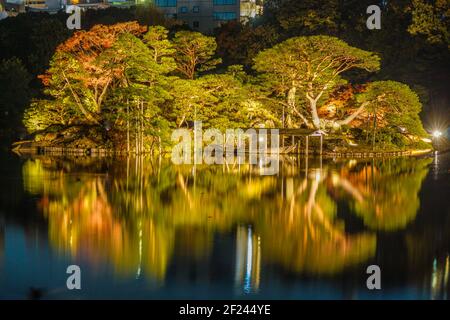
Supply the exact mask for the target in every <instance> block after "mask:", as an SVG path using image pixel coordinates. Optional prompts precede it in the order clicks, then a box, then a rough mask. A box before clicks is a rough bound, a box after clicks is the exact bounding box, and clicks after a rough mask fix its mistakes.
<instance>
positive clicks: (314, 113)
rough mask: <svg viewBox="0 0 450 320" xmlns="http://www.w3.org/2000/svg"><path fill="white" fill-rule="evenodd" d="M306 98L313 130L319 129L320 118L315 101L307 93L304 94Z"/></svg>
mask: <svg viewBox="0 0 450 320" xmlns="http://www.w3.org/2000/svg"><path fill="white" fill-rule="evenodd" d="M306 98H307V99H308V101H309V106H310V108H311V116H312V121H313V125H314V128H315V129H320V118H319V114H318V112H317V100H316V99H314V98H312V97H311V96H310V95H309V94H308V93H307V94H306Z"/></svg>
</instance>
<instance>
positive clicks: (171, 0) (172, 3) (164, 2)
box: [155, 0, 177, 7]
mask: <svg viewBox="0 0 450 320" xmlns="http://www.w3.org/2000/svg"><path fill="white" fill-rule="evenodd" d="M155 3H156V5H157V6H158V7H176V6H177V0H156V1H155Z"/></svg>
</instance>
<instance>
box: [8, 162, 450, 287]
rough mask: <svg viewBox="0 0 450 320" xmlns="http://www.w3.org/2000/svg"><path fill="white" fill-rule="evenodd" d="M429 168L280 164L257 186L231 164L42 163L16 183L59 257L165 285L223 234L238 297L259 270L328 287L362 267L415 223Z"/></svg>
mask: <svg viewBox="0 0 450 320" xmlns="http://www.w3.org/2000/svg"><path fill="white" fill-rule="evenodd" d="M430 161H431V160H429V159H390V160H370V161H358V162H357V161H354V160H350V161H339V162H336V161H327V162H325V163H322V161H321V160H317V159H316V160H314V159H309V160H307V159H293V158H292V159H290V158H286V159H284V161H283V162H282V164H281V166H280V170H281V173H280V175H279V176H260V175H258V173H257V169H258V168H253V167H251V166H243V165H238V164H226V165H224V166H197V167H195V170H193V168H192V166H173V165H171V164H170V162H169V161H167V160H164V159H143V158H138V159H130V158H128V159H115V160H99V159H93V158H84V159H83V158H81V159H76V160H75V159H71V160H70V161H68V160H64V159H62V158H40V157H39V158H34V159H29V160H27V161H26V162H25V163H24V165H23V183H24V189H25V190H26V191H27V192H29V193H30V194H33V195H37V196H38V201H37V204H38V207H39V210H40V211H41V212H42V214H43V216H44V217H45V218H46V219H47V220H48V237H49V241H50V243H51V246H52V247H53V248H54V249H56V250H57V251H58V252H59V253H60V254H67V255H70V256H71V257H72V258H74V259H78V258H80V259H81V258H83V259H87V260H88V261H89V263H90V264H91V265H92V266H96V265H101V264H103V263H109V264H110V265H112V266H113V267H114V270H115V272H116V274H117V275H121V276H124V277H136V278H139V277H141V276H142V275H143V274H144V275H146V276H148V277H151V278H154V279H156V280H158V281H160V282H164V280H165V279H166V276H167V270H168V268H169V266H170V264H171V263H172V261H173V260H174V258H175V257H182V256H185V257H188V258H189V259H190V260H194V261H201V260H202V259H205V258H207V257H209V256H211V254H212V251H213V250H214V247H213V243H214V236H215V235H216V234H231V235H232V237H234V238H235V250H234V251H235V253H234V255H233V256H230V257H229V259H230V260H234V266H235V270H234V274H235V285H236V287H237V288H238V290H241V291H243V292H244V293H251V292H258V289H259V285H260V278H261V272H262V270H261V268H262V265H276V266H278V267H281V268H283V269H285V270H287V271H290V272H295V273H302V274H317V275H333V274H336V273H339V272H342V271H343V270H344V269H346V268H348V267H352V266H357V265H361V264H363V263H366V262H367V261H369V260H370V259H371V258H373V257H374V256H375V253H376V249H377V232H378V231H389V232H393V231H396V230H402V229H404V228H405V227H406V226H407V225H408V224H409V223H410V222H412V221H413V220H414V219H415V216H416V214H417V211H418V209H419V205H420V201H419V195H418V193H419V191H420V189H421V185H422V181H423V180H424V178H425V177H426V175H427V172H428V165H429V164H430ZM349 217H350V218H349ZM348 219H350V220H351V221H353V223H347V220H348ZM355 221H356V223H355ZM0 233H1V228H0ZM447 274H448V272H447Z"/></svg>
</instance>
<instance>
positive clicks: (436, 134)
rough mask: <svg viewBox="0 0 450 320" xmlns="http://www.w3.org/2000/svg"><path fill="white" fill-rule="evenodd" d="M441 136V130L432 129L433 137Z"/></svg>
mask: <svg viewBox="0 0 450 320" xmlns="http://www.w3.org/2000/svg"><path fill="white" fill-rule="evenodd" d="M441 136H442V132H441V131H439V130H435V131H433V137H434V138H436V139H438V138H440V137H441Z"/></svg>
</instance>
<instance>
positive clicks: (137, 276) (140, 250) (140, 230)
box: [136, 221, 142, 279]
mask: <svg viewBox="0 0 450 320" xmlns="http://www.w3.org/2000/svg"><path fill="white" fill-rule="evenodd" d="M141 264H142V221H139V266H138V270H137V272H136V279H139V278H140V276H141Z"/></svg>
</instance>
